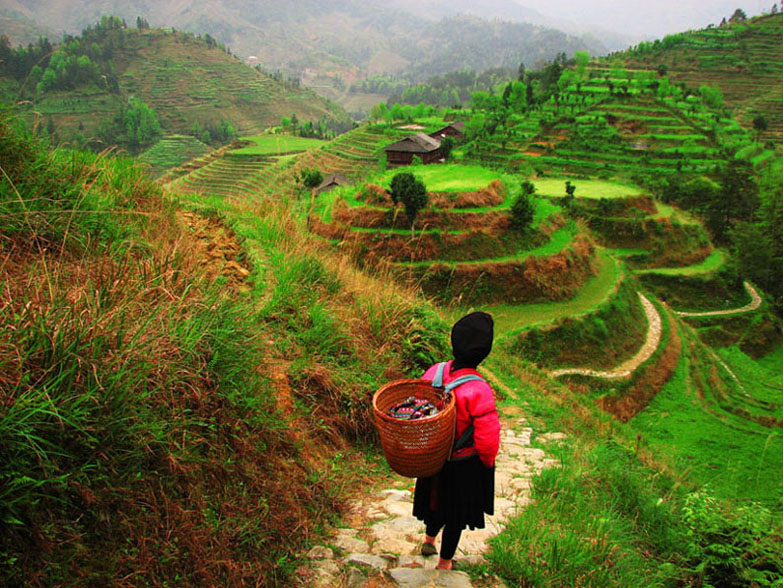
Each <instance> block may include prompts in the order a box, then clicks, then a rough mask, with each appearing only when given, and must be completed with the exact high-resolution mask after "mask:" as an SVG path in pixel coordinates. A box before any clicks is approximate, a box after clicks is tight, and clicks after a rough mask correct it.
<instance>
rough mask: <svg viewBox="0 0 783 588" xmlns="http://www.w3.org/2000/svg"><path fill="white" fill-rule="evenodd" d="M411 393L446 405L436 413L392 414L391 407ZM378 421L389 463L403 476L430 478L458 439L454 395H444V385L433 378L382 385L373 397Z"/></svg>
mask: <svg viewBox="0 0 783 588" xmlns="http://www.w3.org/2000/svg"><path fill="white" fill-rule="evenodd" d="M409 396H416V397H417V398H421V399H422V400H428V401H429V402H432V403H433V404H437V405H439V406H440V405H441V404H443V405H444V406H443V408H442V409H441V410H440V411H439V412H438V414H437V415H435V416H433V417H428V418H424V419H418V420H414V421H406V420H402V419H395V418H393V417H390V416H389V414H388V413H389V409H390V408H392V407H394V406H396V405H397V404H399V403H400V402H402V401H404V400H405V399H407V398H408V397H409ZM372 408H373V413H374V414H375V425H376V426H377V427H378V433H379V434H380V436H381V447H382V448H383V453H384V455H385V456H386V461H387V462H389V466H390V467H391V468H392V469H393V470H394V471H395V472H397V473H398V474H400V475H401V476H406V477H408V478H426V477H428V476H434V475H435V474H437V473H438V472H439V471H440V470H441V469H442V468H443V464H445V463H446V460H447V459H448V457H449V454H450V453H451V447H452V444H453V443H454V426H455V418H456V409H455V401H454V395H453V394H449V395H448V396H446V397H445V399H444V393H443V390H442V389H439V388H433V386H432V382H431V381H429V380H397V381H394V382H390V383H388V384H386V385H385V386H383V387H382V388H380V389H379V390H378V391H377V392H376V393H375V395H374V396H373V398H372Z"/></svg>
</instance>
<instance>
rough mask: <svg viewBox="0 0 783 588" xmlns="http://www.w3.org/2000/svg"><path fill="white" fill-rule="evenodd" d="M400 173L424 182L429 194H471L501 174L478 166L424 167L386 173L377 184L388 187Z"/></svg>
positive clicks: (499, 178)
mask: <svg viewBox="0 0 783 588" xmlns="http://www.w3.org/2000/svg"><path fill="white" fill-rule="evenodd" d="M401 171H411V172H413V174H414V175H415V176H416V177H417V178H419V179H420V180H421V181H423V182H424V185H425V186H427V190H428V191H429V192H471V191H475V190H480V189H481V188H486V187H487V186H488V185H489V184H490V183H492V182H493V181H495V180H502V179H503V177H504V176H503V174H500V173H498V172H497V171H493V170H490V169H487V168H485V167H481V166H478V165H459V164H451V165H425V166H417V167H413V168H409V169H394V170H390V171H388V172H386V173H385V174H384V175H383V176H382V177H381V178H380V181H379V183H380V184H381V185H383V186H385V187H387V188H388V187H389V184H390V183H391V179H392V178H393V177H394V176H395V175H396V174H398V173H400V172H401Z"/></svg>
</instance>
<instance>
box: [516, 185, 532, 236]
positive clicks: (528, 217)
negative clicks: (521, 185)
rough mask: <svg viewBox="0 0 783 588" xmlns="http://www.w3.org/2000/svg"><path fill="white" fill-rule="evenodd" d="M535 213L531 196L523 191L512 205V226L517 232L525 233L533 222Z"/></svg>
mask: <svg viewBox="0 0 783 588" xmlns="http://www.w3.org/2000/svg"><path fill="white" fill-rule="evenodd" d="M535 213H536V210H535V206H534V205H533V202H532V200H531V198H530V196H529V195H528V194H526V193H525V192H524V191H523V192H522V193H521V194H520V195H519V196H517V197H516V198H515V199H514V203H513V204H512V205H511V226H512V227H514V229H516V230H517V231H524V230H525V229H527V228H528V227H529V226H530V224H531V223H532V222H533V217H534V216H535Z"/></svg>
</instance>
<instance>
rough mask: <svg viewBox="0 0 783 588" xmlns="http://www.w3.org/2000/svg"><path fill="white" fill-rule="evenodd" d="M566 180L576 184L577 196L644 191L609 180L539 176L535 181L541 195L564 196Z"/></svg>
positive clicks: (614, 195) (627, 195) (615, 195)
mask: <svg viewBox="0 0 783 588" xmlns="http://www.w3.org/2000/svg"><path fill="white" fill-rule="evenodd" d="M566 180H568V181H570V182H571V184H573V185H574V186H576V191H575V192H574V196H575V197H577V198H592V199H597V198H633V197H635V196H642V195H643V194H644V192H643V191H642V190H641V189H639V188H638V187H636V186H630V185H628V184H621V183H618V182H609V181H604V180H583V179H573V178H538V179H536V180H534V181H533V184H535V186H536V191H537V192H538V194H540V195H541V196H549V197H555V198H557V197H564V196H565V195H566V192H565V183H566Z"/></svg>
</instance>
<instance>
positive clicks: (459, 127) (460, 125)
mask: <svg viewBox="0 0 783 588" xmlns="http://www.w3.org/2000/svg"><path fill="white" fill-rule="evenodd" d="M449 129H453V130H455V131H457V133H459V134H460V135H463V134H464V133H465V123H464V122H461V121H460V122H455V123H451V124H448V125H446V126H445V127H443V128H442V129H439V130H437V131H435V132H434V133H432V134H433V135H442V134H445V133H446V132H447V131H448V130H449Z"/></svg>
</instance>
